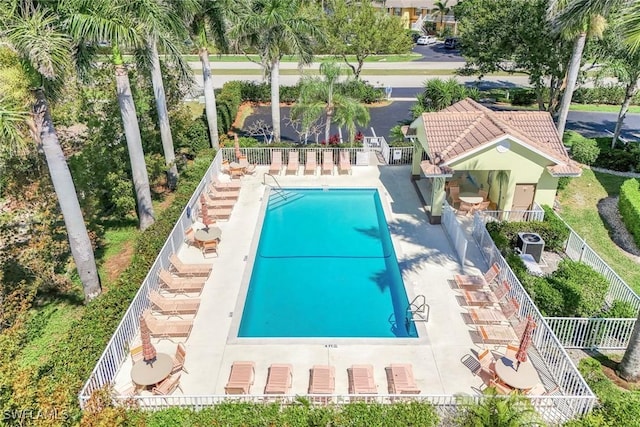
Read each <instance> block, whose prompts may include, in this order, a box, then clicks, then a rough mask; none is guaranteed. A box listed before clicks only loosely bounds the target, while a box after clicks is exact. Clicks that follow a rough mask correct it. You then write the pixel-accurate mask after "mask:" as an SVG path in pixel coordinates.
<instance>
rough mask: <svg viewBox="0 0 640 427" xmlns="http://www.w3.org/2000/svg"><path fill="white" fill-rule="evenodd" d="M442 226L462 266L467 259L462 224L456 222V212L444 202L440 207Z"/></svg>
mask: <svg viewBox="0 0 640 427" xmlns="http://www.w3.org/2000/svg"><path fill="white" fill-rule="evenodd" d="M441 221H442V226H443V227H444V229H445V231H446V233H447V235H448V236H449V238H450V239H451V243H452V244H453V248H454V249H455V250H456V253H457V254H458V260H459V261H460V264H462V265H464V262H465V259H466V257H467V243H468V241H467V236H466V234H465V232H464V229H463V228H462V224H460V221H458V218H457V217H456V211H455V210H454V209H453V208H452V207H451V206H449V203H447V201H446V200H445V202H444V205H443V206H442V217H441Z"/></svg>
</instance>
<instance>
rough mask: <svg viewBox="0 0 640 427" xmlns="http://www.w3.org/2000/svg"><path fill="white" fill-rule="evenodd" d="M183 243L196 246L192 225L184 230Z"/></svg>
mask: <svg viewBox="0 0 640 427" xmlns="http://www.w3.org/2000/svg"><path fill="white" fill-rule="evenodd" d="M184 243H185V244H186V245H187V246H198V241H197V240H196V237H195V231H194V229H193V227H187V229H186V230H184Z"/></svg>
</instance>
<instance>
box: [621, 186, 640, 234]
mask: <svg viewBox="0 0 640 427" xmlns="http://www.w3.org/2000/svg"><path fill="white" fill-rule="evenodd" d="M618 210H619V211H620V215H621V216H622V222H624V225H625V226H626V227H627V230H629V233H631V234H632V235H633V240H634V241H635V242H636V245H640V183H639V182H638V180H637V179H633V178H632V179H628V180H626V181H625V182H624V183H622V185H621V186H620V197H619V198H618Z"/></svg>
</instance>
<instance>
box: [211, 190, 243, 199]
mask: <svg viewBox="0 0 640 427" xmlns="http://www.w3.org/2000/svg"><path fill="white" fill-rule="evenodd" d="M207 196H208V197H209V200H238V196H240V190H231V189H230V190H224V191H221V190H216V189H210V190H209V194H208V195H207Z"/></svg>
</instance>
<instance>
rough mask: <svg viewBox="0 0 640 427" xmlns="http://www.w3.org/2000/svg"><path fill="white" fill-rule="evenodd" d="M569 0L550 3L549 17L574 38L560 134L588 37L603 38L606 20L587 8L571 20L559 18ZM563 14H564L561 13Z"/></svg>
mask: <svg viewBox="0 0 640 427" xmlns="http://www.w3.org/2000/svg"><path fill="white" fill-rule="evenodd" d="M567 3H568V0H552V1H551V3H550V4H549V17H550V19H551V20H552V21H553V24H554V27H555V29H556V31H558V32H560V33H562V34H563V35H564V36H565V37H566V38H569V39H573V49H572V51H571V59H570V61H569V66H568V69H567V75H566V86H565V88H564V93H563V95H562V101H561V102H560V109H559V110H558V119H557V123H556V128H557V129H558V134H559V135H562V134H564V128H565V126H566V124H567V116H568V114H569V107H570V106H571V99H572V98H573V91H574V90H575V87H576V83H577V81H578V73H579V72H580V67H581V65H582V53H583V52H584V46H585V44H586V42H587V37H592V38H601V37H602V34H603V32H604V29H605V26H606V21H605V18H604V17H603V16H602V15H600V14H599V13H594V12H593V11H591V10H588V9H585V10H582V11H580V12H578V11H575V12H574V13H575V14H576V16H574V17H572V19H571V20H564V21H563V20H559V19H558V16H559V15H560V11H562V9H563V8H564V7H566V5H567ZM560 16H562V15H560Z"/></svg>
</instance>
